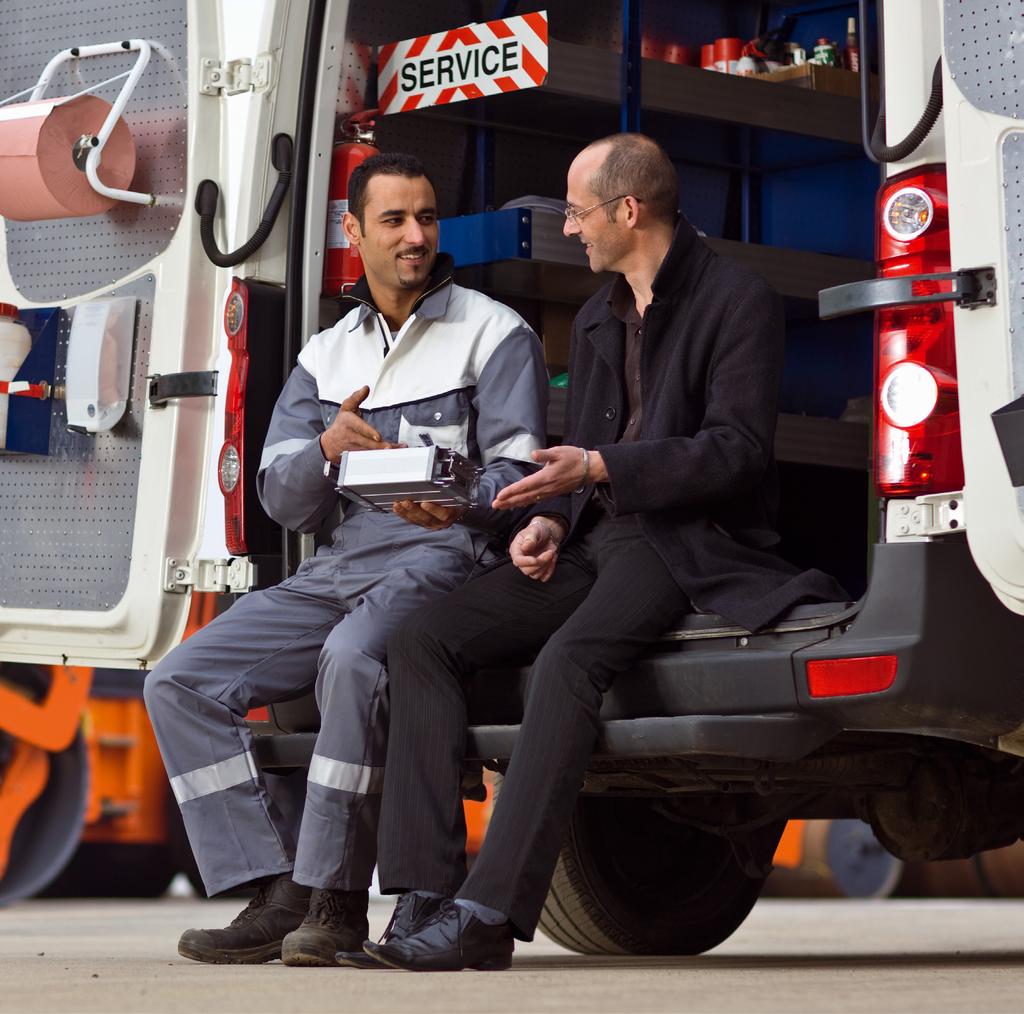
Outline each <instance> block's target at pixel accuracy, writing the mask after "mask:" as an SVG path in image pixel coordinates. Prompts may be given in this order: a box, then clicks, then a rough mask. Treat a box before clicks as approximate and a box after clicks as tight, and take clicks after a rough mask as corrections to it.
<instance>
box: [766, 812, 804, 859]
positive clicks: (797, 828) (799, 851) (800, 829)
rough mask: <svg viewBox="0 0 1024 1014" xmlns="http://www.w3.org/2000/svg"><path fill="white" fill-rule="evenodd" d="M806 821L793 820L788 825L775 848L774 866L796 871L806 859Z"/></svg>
mask: <svg viewBox="0 0 1024 1014" xmlns="http://www.w3.org/2000/svg"><path fill="white" fill-rule="evenodd" d="M806 823H807V822H806V821H804V820H791V821H789V822H788V823H787V824H786V828H785V830H784V831H783V832H782V837H781V838H780V839H779V844H778V845H776V847H775V856H774V858H773V859H772V865H774V866H782V867H784V868H785V869H796V867H798V866H799V865H800V864H801V863H802V862H803V859H804V824H806Z"/></svg>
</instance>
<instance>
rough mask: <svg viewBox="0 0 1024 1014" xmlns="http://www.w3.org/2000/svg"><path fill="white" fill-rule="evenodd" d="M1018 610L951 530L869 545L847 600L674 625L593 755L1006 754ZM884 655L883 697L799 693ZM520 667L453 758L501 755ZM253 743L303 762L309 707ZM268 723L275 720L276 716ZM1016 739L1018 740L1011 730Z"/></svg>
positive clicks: (1015, 716)
mask: <svg viewBox="0 0 1024 1014" xmlns="http://www.w3.org/2000/svg"><path fill="white" fill-rule="evenodd" d="M1022 645H1024V617H1020V616H1017V615H1015V614H1013V613H1011V612H1010V611H1009V610H1007V609H1006V608H1005V607H1004V606H1003V605H1001V604H1000V603H999V602H998V600H997V599H996V598H995V596H994V595H993V593H992V591H991V589H990V588H989V587H988V585H987V583H986V582H985V581H984V580H983V579H982V577H981V575H980V574H979V573H978V571H977V568H976V567H975V566H974V563H973V561H972V559H971V556H970V552H969V549H968V547H967V543H966V542H965V541H964V540H963V539H962V538H959V537H957V538H955V539H954V540H947V541H944V542H931V543H907V544H887V545H879V546H876V547H875V553H874V559H873V566H872V574H871V582H870V585H869V587H868V591H867V593H866V594H865V596H864V598H863V600H862V601H861V602H860V603H859V604H858V605H857V606H854V607H851V608H848V609H844V608H843V607H842V606H841V605H836V606H831V607H822V606H817V607H812V606H804V607H799V608H798V609H797V610H795V611H794V613H793V614H791V616H789V617H787V618H786V620H785V621H784V622H783V623H781V624H780V625H779V627H778V628H776V629H775V630H773V631H770V632H766V633H761V634H756V635H753V634H748V633H746V632H745V631H743V630H740V629H738V628H731V627H728V626H725V625H724V624H723V622H722V621H721V619H720V618H716V617H709V616H694V617H689V618H688V619H687V622H686V624H685V626H684V627H683V629H681V630H680V631H679V632H677V633H676V634H674V635H673V637H672V638H670V639H667V640H666V641H665V642H663V644H662V645H661V646H660V650H659V651H658V652H657V653H656V654H653V655H651V656H650V657H648V658H645V659H644V660H643V661H642V662H641V663H640V664H639V665H638V666H637V667H636V669H635V670H633V671H632V672H630V673H627V674H625V675H624V676H621V677H620V678H619V679H618V680H617V681H616V683H615V685H614V686H613V688H612V689H611V690H610V691H609V693H608V694H607V695H606V696H605V700H604V704H603V706H602V710H601V720H602V728H601V733H600V735H599V739H598V743H597V746H596V750H595V752H596V753H597V754H598V755H601V756H603V757H609V758H615V757H621V758H623V759H625V758H640V757H655V756H657V757H689V758H697V757H726V758H743V759H747V760H759V761H767V762H785V761H793V760H798V759H800V758H802V757H806V756H808V755H809V754H811V753H813V752H814V751H815V750H817V749H818V748H819V747H821V746H823V745H824V744H826V743H827V742H828V741H829V740H831V739H833V738H834V737H836V736H838V735H839V734H840V733H842V732H844V731H859V732H861V731H862V732H885V733H894V732H895V733H908V734H914V735H923V736H937V737H941V738H947V739H954V740H961V741H964V742H969V743H976V744H980V745H983V746H987V747H999V746H1000V745H1001V746H1003V747H1004V748H1010V749H1013V740H1012V737H1013V736H1014V734H1015V733H1016V732H1017V730H1018V729H1019V728H1020V727H1021V725H1022V723H1024V678H1021V677H1022V674H1021V669H1022V668H1024V663H1021V662H1020V661H1019V659H1021V658H1022V657H1024V656H1022V651H1021V646H1022ZM864 655H895V656H896V657H897V659H898V662H897V676H896V680H895V682H894V684H893V685H892V686H891V687H890V688H889V689H888V690H886V691H884V692H881V693H874V694H864V695H858V696H849V697H834V698H826V699H821V698H819V699H814V698H811V696H810V694H809V692H808V689H807V680H806V676H805V665H806V662H807V661H808V660H811V659H821V658H850V657H858V656H864ZM527 677H528V670H508V671H502V672H485V673H481V674H479V675H478V676H477V677H476V678H475V679H474V680H473V681H472V683H471V685H470V688H469V713H470V722H471V728H470V737H469V753H470V755H471V756H472V757H476V758H479V759H482V760H489V759H496V760H502V759H507V758H508V757H509V756H510V755H511V751H512V747H513V745H514V743H515V740H516V736H517V734H518V732H519V722H520V720H521V716H522V700H523V693H524V690H525V686H526V680H527ZM292 709H293V712H294V713H295V714H296V715H297V716H298V717H297V719H296V720H294V721H293V722H292V725H291V726H290V728H292V729H293V730H302V729H303V728H304V730H305V731H304V734H303V735H301V737H298V738H297V737H295V736H290V737H280V736H275V737H259V738H258V743H257V750H258V753H259V756H260V759H261V761H262V762H263V764H264V766H266V767H277V766H282V767H294V766H298V765H299V764H301V763H303V757H305V759H306V760H308V756H309V754H310V753H311V752H312V744H313V741H314V739H315V733H314V732H312V731H311V730H312V729H315V727H316V715H315V711H314V713H313V714H312V715H310V714H309V712H308V710H307V711H306V712H305V713H304V717H303V715H302V714H301V706H300V708H299V709H296V708H295V706H292ZM282 724H284V723H282ZM1022 745H1024V737H1022Z"/></svg>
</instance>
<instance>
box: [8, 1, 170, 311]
mask: <svg viewBox="0 0 1024 1014" xmlns="http://www.w3.org/2000/svg"><path fill="white" fill-rule="evenodd" d="M0 22H2V26H3V30H2V32H0V98H6V97H7V96H8V95H13V94H15V93H16V92H20V91H22V90H23V89H25V88H28V87H29V86H31V85H34V84H35V83H36V81H37V80H38V78H39V75H40V74H41V72H42V70H43V68H44V67H45V66H46V64H47V63H48V62H49V61H50V59H51V58H52V57H53V56H55V55H56V54H57V53H59V52H60V51H61V50H64V49H67V48H69V47H71V46H85V45H93V44H98V43H103V42H117V41H119V40H121V39H127V38H141V39H146V40H148V41H149V42H151V43H153V55H152V59H151V60H150V62H149V66H148V67H147V68H146V71H145V73H144V74H143V75H142V77H141V79H140V80H139V84H138V86H137V87H136V89H135V91H134V92H133V94H132V97H131V99H130V100H129V102H128V106H127V108H126V110H125V115H124V119H125V122H126V123H127V124H128V127H129V129H130V130H131V133H132V137H133V138H134V139H135V145H136V149H137V169H136V172H135V179H134V180H133V182H132V185H131V187H130V189H132V190H140V191H143V192H146V193H153V194H156V196H157V203H156V205H155V206H154V207H143V206H141V205H136V204H127V203H119V204H117V205H115V206H114V207H113V208H112V209H111V210H110V211H108V212H105V213H103V214H100V215H91V216H88V217H83V218H62V219H54V220H51V221H43V222H12V221H5V230H6V236H7V260H8V265H9V268H10V272H11V276H12V278H13V279H14V284H15V285H16V286H17V287H18V291H19V292H20V293H21V295H22V296H24V297H25V299H26V300H31V301H34V302H37V303H44V304H45V303H61V302H66V301H67V300H68V299H70V298H72V297H75V296H80V295H83V294H85V293H88V292H94V291H95V290H97V289H100V288H103V287H104V286H108V285H116V284H117V283H118V282H119V281H120V280H121V279H122V278H124V277H126V276H128V275H130V274H132V273H133V272H135V271H137V270H138V269H139V268H140V267H142V266H143V265H144V264H146V263H148V262H149V261H150V260H151V259H152V258H153V257H155V256H156V255H157V254H159V253H160V252H162V251H163V250H165V249H166V247H167V245H168V243H170V241H171V237H172V235H173V234H174V230H175V228H176V227H177V225H178V222H179V220H180V219H181V214H182V209H183V206H184V201H185V177H186V168H187V163H186V146H187V136H186V129H187V73H188V42H187V21H186V0H131V2H121V3H118V2H109V0H108V2H105V3H96V2H93V3H89V2H83V0H74V2H69V0H2V3H0ZM134 60H135V54H134V53H127V54H125V55H120V54H116V55H111V56H100V57H91V58H89V59H86V60H82V61H80V62H79V64H78V65H77V66H76V65H75V64H74V63H68V64H65V65H64V66H63V67H62V68H61V69H60V70H58V72H57V73H56V75H55V76H54V80H53V82H52V83H51V85H50V87H49V90H48V91H47V92H46V95H47V97H56V96H59V95H71V94H74V93H76V92H79V91H81V90H82V89H83V88H85V87H87V86H88V85H90V84H95V83H98V82H101V81H104V80H106V79H107V78H109V77H112V76H114V75H115V74H119V73H122V72H123V71H126V70H129V69H130V68H131V66H132V65H133V63H134ZM121 83H122V82H120V81H118V82H116V83H114V84H111V85H108V86H106V87H104V88H101V89H99V90H98V91H97V92H96V94H97V95H99V96H100V97H101V98H104V99H106V100H107V101H108V102H112V101H113V100H114V98H115V97H116V96H117V94H118V90H119V89H120V86H121ZM22 101H24V100H22Z"/></svg>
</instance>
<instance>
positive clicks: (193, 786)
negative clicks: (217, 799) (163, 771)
mask: <svg viewBox="0 0 1024 1014" xmlns="http://www.w3.org/2000/svg"><path fill="white" fill-rule="evenodd" d="M257 777H258V775H257V773H256V761H255V760H253V756H252V754H251V753H250V752H249V751H248V750H246V751H245V753H240V754H238V755H237V756H236V757H231V758H229V759H228V760H224V761H218V762H217V763H216V764H207V765H206V767H204V768H196V770H195V771H186V772H185V774H183V775H176V776H175V777H174V778H172V779H171V791H172V792H173V793H174V798H175V799H176V800H177V801H178V805H179V806H181V804H182V803H187V802H188V801H189V800H190V799H198V798H199V797H200V796H208V795H210V793H211V792H221V791H223V790H224V789H232V788H234V787H235V786H236V785H244V784H245V783H246V782H255V781H256V780H257Z"/></svg>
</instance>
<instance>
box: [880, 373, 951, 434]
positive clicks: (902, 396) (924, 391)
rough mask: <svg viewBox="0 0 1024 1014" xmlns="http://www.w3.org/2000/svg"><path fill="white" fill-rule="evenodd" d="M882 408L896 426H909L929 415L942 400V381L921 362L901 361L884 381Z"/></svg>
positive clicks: (906, 427)
mask: <svg viewBox="0 0 1024 1014" xmlns="http://www.w3.org/2000/svg"><path fill="white" fill-rule="evenodd" d="M881 400H882V409H883V410H884V412H885V414H886V416H888V418H889V421H890V422H891V423H892V424H893V426H899V427H900V428H901V429H908V428H909V427H911V426H917V425H918V423H922V422H924V421H925V419H927V418H928V416H930V415H931V414H932V412H933V411H934V410H935V406H936V405H937V404H938V401H939V385H938V382H937V381H936V379H935V377H934V376H933V375H932V372H931V370H929V369H927V368H926V367H924V366H921V365H920V364H919V363H899V364H898V365H897V366H894V367H893V368H892V369H891V370H890V371H889V375H888V376H887V377H886V378H885V381H884V382H883V383H882V393H881Z"/></svg>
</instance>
